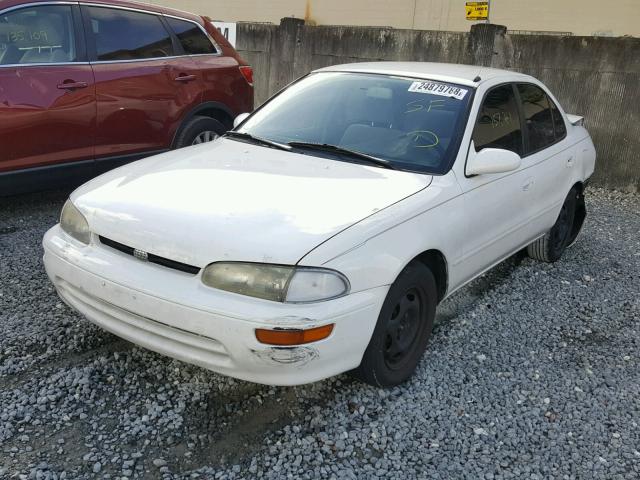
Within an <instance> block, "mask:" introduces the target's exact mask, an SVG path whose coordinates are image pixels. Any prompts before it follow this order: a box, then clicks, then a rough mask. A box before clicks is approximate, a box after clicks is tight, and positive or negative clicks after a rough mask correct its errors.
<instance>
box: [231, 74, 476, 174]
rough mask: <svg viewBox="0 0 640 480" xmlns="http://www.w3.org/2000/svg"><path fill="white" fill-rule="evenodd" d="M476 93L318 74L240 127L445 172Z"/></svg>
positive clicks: (418, 82)
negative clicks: (473, 95)
mask: <svg viewBox="0 0 640 480" xmlns="http://www.w3.org/2000/svg"><path fill="white" fill-rule="evenodd" d="M472 94H473V90H472V89H471V88H470V87H466V86H462V85H456V84H451V83H444V82H438V81H433V80H423V79H415V78H405V77H397V76H389V75H378V74H365V73H344V72H320V73H315V74H311V75H309V76H307V77H305V78H303V79H302V80H300V81H298V82H296V83H294V84H293V85H291V86H290V87H289V88H287V89H286V90H284V91H283V92H281V93H280V94H279V95H277V96H275V97H273V98H272V99H271V100H270V101H269V102H267V103H266V104H265V105H264V106H263V107H262V108H260V109H259V110H257V111H256V112H255V113H254V114H253V115H252V116H251V117H250V118H249V119H248V120H246V121H245V122H244V123H243V124H242V125H241V126H240V128H238V131H239V132H242V133H245V134H249V135H251V136H253V137H256V138H260V139H263V140H269V141H272V142H277V143H279V144H290V143H292V145H293V146H294V148H296V146H297V147H300V144H301V143H302V144H313V145H318V146H325V147H326V146H327V145H330V146H335V147H339V148H340V149H343V150H349V151H353V152H359V153H363V154H366V155H369V156H371V157H375V158H378V159H382V160H384V161H386V162H387V163H389V164H390V165H392V166H393V168H397V169H406V170H413V171H423V172H428V173H445V172H446V171H447V170H448V169H449V168H450V165H451V163H452V160H453V158H454V156H455V154H456V152H457V150H458V147H459V143H460V137H461V134H462V130H463V128H464V125H465V121H466V118H467V113H468V105H470V102H471V97H472ZM313 145H310V146H311V147H313ZM314 153H317V154H318V155H327V154H329V155H330V154H331V150H327V149H324V150H319V149H318V151H317V152H314ZM334 153H335V152H334ZM337 156H338V157H340V155H339V154H338V155H337Z"/></svg>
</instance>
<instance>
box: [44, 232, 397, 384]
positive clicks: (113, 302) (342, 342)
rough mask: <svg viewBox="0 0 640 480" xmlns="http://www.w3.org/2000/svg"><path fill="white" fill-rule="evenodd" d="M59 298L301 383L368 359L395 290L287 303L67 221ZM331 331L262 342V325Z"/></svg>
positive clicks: (146, 336)
mask: <svg viewBox="0 0 640 480" xmlns="http://www.w3.org/2000/svg"><path fill="white" fill-rule="evenodd" d="M43 245H44V250H45V254H44V264H45V268H46V271H47V274H48V275H49V278H50V279H51V281H52V282H53V284H54V286H55V288H56V290H57V291H58V293H59V295H60V297H61V298H62V299H63V300H64V301H65V302H66V303H67V304H68V305H70V306H71V307H72V308H74V309H75V310H77V311H79V312H80V313H81V314H83V315H84V316H85V317H86V318H87V319H89V320H90V321H92V322H93V323H95V324H97V325H99V326H100V327H102V328H104V329H105V330H108V331H110V332H112V333H114V334H115V335H118V336H119V337H122V338H124V339H126V340H129V341H131V342H133V343H136V344H138V345H141V346H143V347H145V348H148V349H150V350H154V351H156V352H158V353H161V354H164V355H168V356H170V357H173V358H177V359H179V360H182V361H185V362H188V363H192V364H195V365H199V366H201V367H204V368H207V369H210V370H213V371H215V372H219V373H222V374H224V375H229V376H232V377H236V378H240V379H243V380H248V381H252V382H257V383H264V384H269V385H299V384H304V383H309V382H314V381H317V380H321V379H323V378H327V377H330V376H333V375H336V374H338V373H341V372H344V371H347V370H350V369H352V368H355V367H357V366H358V365H359V364H360V361H361V359H362V355H363V353H364V351H365V349H366V347H367V345H368V343H369V340H370V338H371V335H372V333H373V329H374V327H375V324H376V321H377V318H378V313H379V312H380V309H381V307H382V303H383V301H384V298H385V296H386V293H387V287H380V288H375V289H371V290H366V291H362V292H357V293H353V294H350V295H347V296H345V297H342V298H338V299H335V300H331V301H326V302H319V303H314V304H306V305H289V304H280V303H276V302H270V301H266V300H260V299H254V298H250V297H244V296H241V295H236V294H233V293H228V292H223V291H219V290H215V289H212V288H209V287H206V286H205V285H204V284H202V282H201V281H200V275H189V274H186V273H182V272H179V271H176V270H171V269H169V268H166V267H162V266H159V265H154V264H150V263H145V262H141V261H138V260H136V259H134V258H133V257H131V256H129V255H126V254H123V253H120V252H119V251H117V250H113V249H111V248H110V247H107V246H104V245H101V244H100V243H99V242H98V241H97V239H93V240H92V243H91V244H90V245H89V246H86V245H83V244H80V243H78V242H76V241H75V240H74V239H72V238H71V237H69V236H68V235H67V234H66V233H65V232H64V231H62V229H61V228H60V226H59V225H56V226H55V227H53V228H52V229H51V230H49V231H48V232H47V233H46V235H45V237H44V241H43ZM328 323H334V324H335V327H334V329H333V332H332V334H331V336H329V337H328V338H326V339H324V340H321V341H319V342H315V343H311V344H308V345H301V346H297V347H271V346H268V345H264V344H261V343H259V342H258V341H257V340H256V337H255V329H256V328H275V327H283V328H311V327H317V326H321V325H326V324H328Z"/></svg>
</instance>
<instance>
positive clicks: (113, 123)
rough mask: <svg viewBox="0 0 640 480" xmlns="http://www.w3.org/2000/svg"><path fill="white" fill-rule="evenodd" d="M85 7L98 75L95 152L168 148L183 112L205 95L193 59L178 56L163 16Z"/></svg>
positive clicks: (100, 154)
mask: <svg viewBox="0 0 640 480" xmlns="http://www.w3.org/2000/svg"><path fill="white" fill-rule="evenodd" d="M82 11H83V16H84V18H85V29H86V31H87V36H88V37H89V42H88V45H89V49H90V57H91V63H92V65H93V71H94V75H95V79H96V100H97V141H96V156H97V157H98V158H99V159H100V158H109V157H122V156H125V155H130V154H139V153H151V152H157V151H162V150H166V149H169V148H170V147H171V143H172V141H173V136H174V134H175V132H176V130H177V128H178V125H179V123H180V121H181V120H182V118H183V117H184V115H185V112H187V111H189V110H190V109H191V108H194V107H195V106H197V105H198V104H199V103H200V101H201V98H202V93H201V87H200V85H199V81H198V80H199V79H198V76H197V71H196V69H195V67H194V65H193V62H192V60H191V59H190V58H189V57H179V54H180V53H181V52H180V49H179V46H178V45H176V43H177V42H176V41H174V38H173V36H172V35H171V34H170V32H169V30H168V26H167V24H166V21H165V20H164V17H163V16H162V15H159V14H154V13H150V12H144V11H138V10H131V9H126V8H115V7H111V6H109V7H105V6H82ZM125 159H126V157H125Z"/></svg>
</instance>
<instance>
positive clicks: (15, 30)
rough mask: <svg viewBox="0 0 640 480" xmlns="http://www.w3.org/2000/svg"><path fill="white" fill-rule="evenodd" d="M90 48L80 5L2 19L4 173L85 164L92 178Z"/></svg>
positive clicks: (31, 9) (0, 167)
mask: <svg viewBox="0 0 640 480" xmlns="http://www.w3.org/2000/svg"><path fill="white" fill-rule="evenodd" d="M83 44H84V42H83V39H82V24H81V20H80V12H79V7H78V6H77V5H71V4H57V5H39V6H38V5H35V6H33V5H32V6H26V7H18V8H12V9H9V10H5V11H4V12H2V13H0V172H1V171H11V170H16V169H24V168H30V167H40V166H45V165H55V164H60V163H65V162H78V161H81V160H87V162H86V169H87V172H90V171H91V163H92V157H93V143H94V138H95V126H96V125H95V121H96V105H95V84H94V77H93V73H92V71H91V66H90V65H89V64H88V63H87V59H86V54H85V49H84V47H83ZM78 165H79V164H78Z"/></svg>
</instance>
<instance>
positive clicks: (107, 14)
mask: <svg viewBox="0 0 640 480" xmlns="http://www.w3.org/2000/svg"><path fill="white" fill-rule="evenodd" d="M83 8H86V11H87V12H88V13H89V18H90V20H91V30H92V31H93V36H94V38H95V42H96V53H97V59H98V60H99V61H108V60H112V61H113V60H140V59H145V58H161V57H170V56H172V55H173V54H174V52H173V43H172V41H171V36H170V35H169V32H167V29H166V28H165V27H164V25H163V24H162V21H161V19H160V17H159V16H158V15H153V14H150V13H141V12H132V11H129V10H119V9H115V8H104V7H83Z"/></svg>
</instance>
